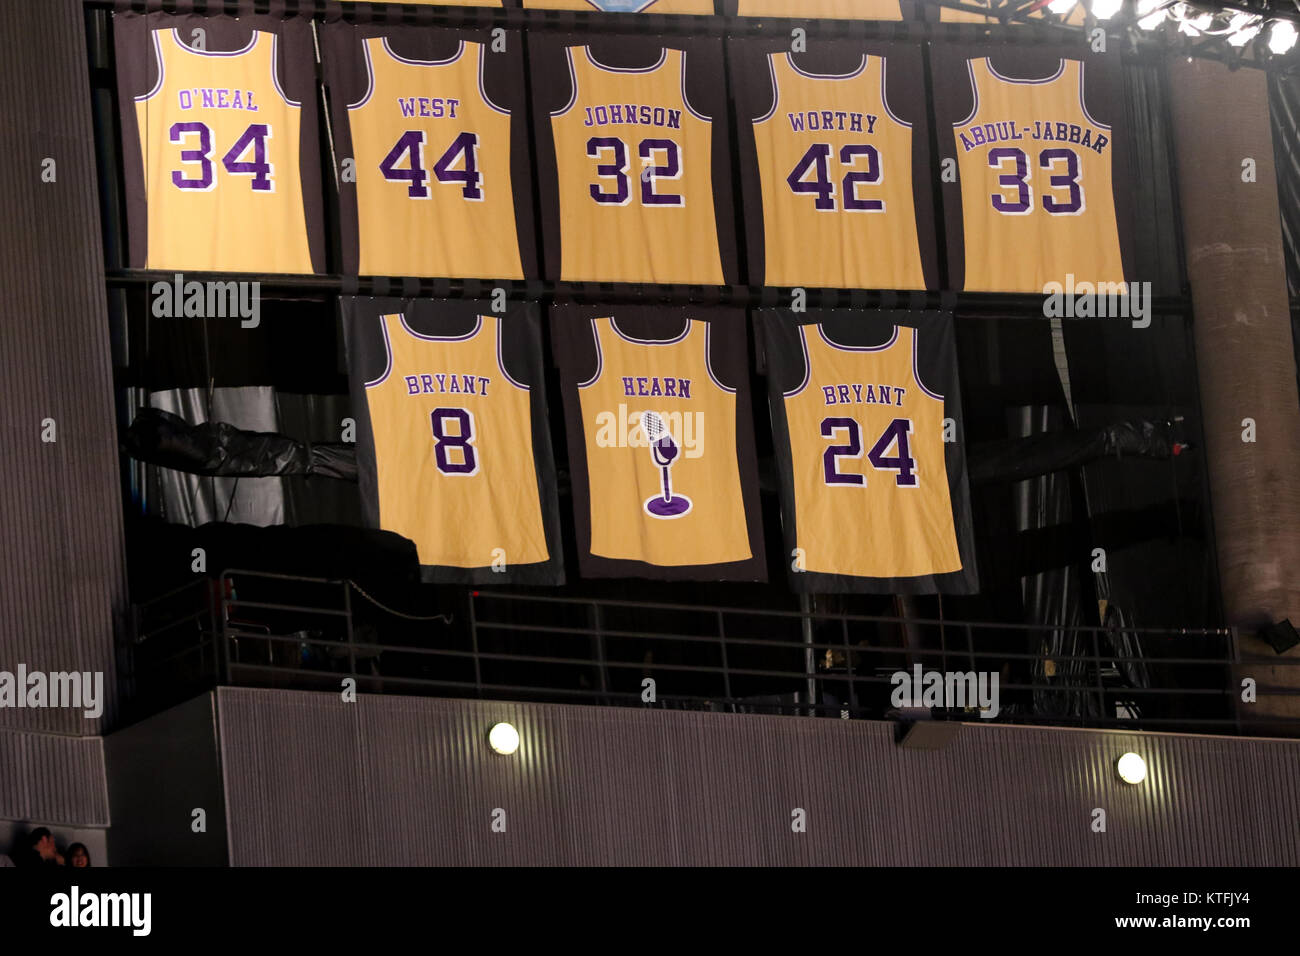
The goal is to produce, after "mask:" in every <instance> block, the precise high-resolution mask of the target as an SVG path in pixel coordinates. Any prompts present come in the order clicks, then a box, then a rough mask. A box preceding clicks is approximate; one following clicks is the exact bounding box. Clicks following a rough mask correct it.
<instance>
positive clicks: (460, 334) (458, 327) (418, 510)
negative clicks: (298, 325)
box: [343, 297, 563, 584]
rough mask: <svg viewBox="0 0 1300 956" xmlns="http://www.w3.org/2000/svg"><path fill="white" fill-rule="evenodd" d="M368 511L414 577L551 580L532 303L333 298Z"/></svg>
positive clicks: (547, 466)
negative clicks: (404, 544) (397, 545)
mask: <svg viewBox="0 0 1300 956" xmlns="http://www.w3.org/2000/svg"><path fill="white" fill-rule="evenodd" d="M343 315H344V329H345V331H346V339H347V347H348V366H349V375H350V380H351V384H352V407H353V410H354V413H355V416H356V422H357V465H358V471H359V475H360V482H361V495H362V502H363V506H364V509H365V514H366V519H367V521H368V522H369V523H370V524H371V526H373V527H377V528H382V529H384V530H385V531H394V532H396V533H397V534H400V535H403V536H405V537H407V538H410V539H411V540H412V541H413V542H415V547H416V550H417V552H418V554H419V558H420V565H421V574H422V576H423V578H424V580H426V581H447V582H457V583H472V584H485V583H523V584H560V583H563V563H562V557H561V551H560V536H559V511H558V506H557V496H556V483H555V469H554V463H553V460H552V457H551V439H550V431H549V428H548V426H547V418H546V406H545V388H544V384H543V378H542V360H541V355H542V347H541V325H540V320H539V317H538V311H537V306H536V305H533V304H531V303H528V304H523V303H521V304H514V303H512V304H510V305H509V306H508V307H507V309H506V311H505V312H503V313H497V312H493V311H492V310H491V308H490V307H489V305H488V304H487V303H485V302H474V301H455V302H444V301H432V300H427V299H414V300H412V299H371V298H360V297H356V298H345V299H344V300H343Z"/></svg>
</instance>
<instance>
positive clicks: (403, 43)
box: [320, 22, 537, 279]
mask: <svg viewBox="0 0 1300 956" xmlns="http://www.w3.org/2000/svg"><path fill="white" fill-rule="evenodd" d="M320 34H321V48H322V58H323V62H324V68H325V76H326V81H327V83H328V84H329V88H330V92H331V103H332V107H333V117H334V123H333V134H334V152H335V155H336V157H337V162H338V164H339V167H340V168H339V170H338V177H337V179H338V184H339V218H340V226H341V232H342V250H343V271H344V272H345V273H349V274H361V275H391V276H448V277H462V276H464V277H472V278H491V279H522V278H524V277H526V276H527V277H533V276H536V275H537V263H536V248H535V245H536V239H535V227H534V221H533V197H532V154H531V150H530V147H529V143H528V123H527V113H526V110H527V103H526V102H525V101H526V97H525V96H524V75H523V41H522V38H521V36H520V34H519V33H518V32H516V31H513V30H505V31H504V32H503V33H502V34H501V37H500V42H498V43H494V42H493V38H492V36H491V35H490V34H489V32H488V31H486V30H481V31H476V30H452V29H440V28H436V27H428V28H419V29H417V28H413V27H377V26H352V25H351V24H347V23H342V22H338V23H328V24H325V25H324V27H322V28H321V31H320Z"/></svg>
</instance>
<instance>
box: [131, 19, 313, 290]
mask: <svg viewBox="0 0 1300 956" xmlns="http://www.w3.org/2000/svg"><path fill="white" fill-rule="evenodd" d="M113 24H114V34H115V44H116V55H117V84H118V98H119V102H120V103H121V114H120V116H121V123H122V151H123V177H124V180H125V191H126V200H127V224H128V232H129V234H130V236H129V243H130V251H129V263H130V265H131V266H132V267H133V268H145V269H176V270H181V271H191V270H192V271H224V272H255V273H268V272H280V273H310V272H323V271H324V268H325V261H324V243H323V239H322V237H323V236H324V232H325V230H324V225H323V222H324V213H323V210H322V208H321V205H322V204H321V200H320V196H321V183H320V165H319V149H320V147H319V143H318V141H317V132H316V80H315V67H314V61H315V54H314V52H313V49H312V36H311V29H310V26H309V25H308V24H307V22H306V21H301V20H281V19H273V18H271V17H258V16H249V17H240V18H239V19H234V18H232V17H198V16H184V17H174V16H167V15H164V14H149V15H148V16H138V15H135V14H118V15H116V16H114V18H113Z"/></svg>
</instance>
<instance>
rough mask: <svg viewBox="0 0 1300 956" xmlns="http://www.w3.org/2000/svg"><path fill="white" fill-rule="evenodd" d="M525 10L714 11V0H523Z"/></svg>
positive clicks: (605, 11)
mask: <svg viewBox="0 0 1300 956" xmlns="http://www.w3.org/2000/svg"><path fill="white" fill-rule="evenodd" d="M523 5H524V9H525V10H586V11H588V12H599V13H712V12H713V0H523Z"/></svg>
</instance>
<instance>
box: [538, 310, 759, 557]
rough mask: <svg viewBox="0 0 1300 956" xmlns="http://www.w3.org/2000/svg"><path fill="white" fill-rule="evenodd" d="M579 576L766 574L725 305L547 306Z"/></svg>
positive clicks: (745, 410) (735, 337) (740, 354)
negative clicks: (563, 420) (563, 423)
mask: <svg viewBox="0 0 1300 956" xmlns="http://www.w3.org/2000/svg"><path fill="white" fill-rule="evenodd" d="M551 335H552V341H553V343H554V347H555V350H556V359H557V362H558V363H559V365H560V369H561V383H562V386H563V390H564V399H565V411H566V420H567V421H568V422H569V427H568V446H569V461H570V471H571V473H572V475H573V487H574V517H575V521H576V523H577V532H578V547H579V555H580V560H581V566H582V573H583V575H584V576H591V577H604V576H613V575H621V576H627V575H633V576H642V577H660V578H693V579H699V580H721V579H739V580H759V579H761V578H763V577H764V564H763V553H762V543H761V532H760V530H759V523H758V520H757V474H756V465H755V458H754V445H753V433H752V423H751V421H750V418H749V398H748V394H747V392H746V391H745V390H744V386H745V384H746V383H747V382H748V374H747V372H746V371H745V357H746V353H745V346H744V343H745V341H746V337H745V326H744V320H743V313H739V312H736V311H734V310H722V311H718V312H714V311H711V310H689V309H688V310H683V309H659V310H656V309H647V308H645V307H639V308H620V309H613V310H611V309H599V308H588V307H581V308H580V307H576V306H556V307H555V308H554V309H553V310H552V321H551Z"/></svg>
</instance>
